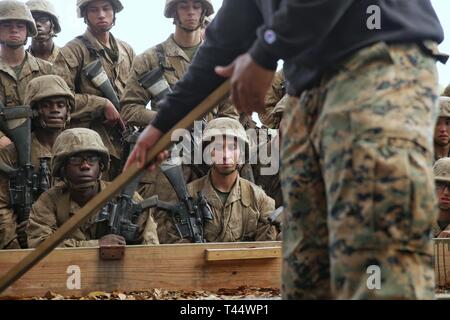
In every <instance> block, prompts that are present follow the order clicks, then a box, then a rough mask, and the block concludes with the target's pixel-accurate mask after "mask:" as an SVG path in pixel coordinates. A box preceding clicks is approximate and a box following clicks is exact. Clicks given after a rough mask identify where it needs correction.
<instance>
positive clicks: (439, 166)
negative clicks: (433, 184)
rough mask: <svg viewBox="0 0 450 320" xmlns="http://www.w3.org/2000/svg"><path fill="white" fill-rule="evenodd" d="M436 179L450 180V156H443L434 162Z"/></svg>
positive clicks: (441, 180)
mask: <svg viewBox="0 0 450 320" xmlns="http://www.w3.org/2000/svg"><path fill="white" fill-rule="evenodd" d="M433 171H434V179H435V180H436V181H440V182H450V158H441V159H439V160H438V161H436V163H435V164H434V167H433Z"/></svg>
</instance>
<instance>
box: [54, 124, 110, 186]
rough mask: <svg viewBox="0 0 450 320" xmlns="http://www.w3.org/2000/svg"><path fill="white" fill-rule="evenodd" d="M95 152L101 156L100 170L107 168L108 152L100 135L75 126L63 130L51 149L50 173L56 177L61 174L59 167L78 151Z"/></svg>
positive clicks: (59, 176)
mask: <svg viewBox="0 0 450 320" xmlns="http://www.w3.org/2000/svg"><path fill="white" fill-rule="evenodd" d="M89 151H90V152H96V153H98V154H99V155H100V157H101V164H102V170H103V171H107V170H108V168H109V152H108V149H107V148H106V147H105V145H104V144H103V141H102V139H101V137H100V135H99V134H98V133H97V132H95V131H93V130H91V129H86V128H75V129H68V130H65V131H63V132H62V133H61V134H60V135H59V136H58V138H56V141H55V144H54V145H53V149H52V154H53V158H52V175H53V176H54V177H56V178H64V177H62V176H61V169H62V168H63V167H64V165H65V163H66V160H67V158H69V157H71V156H73V155H75V154H77V153H80V152H89Z"/></svg>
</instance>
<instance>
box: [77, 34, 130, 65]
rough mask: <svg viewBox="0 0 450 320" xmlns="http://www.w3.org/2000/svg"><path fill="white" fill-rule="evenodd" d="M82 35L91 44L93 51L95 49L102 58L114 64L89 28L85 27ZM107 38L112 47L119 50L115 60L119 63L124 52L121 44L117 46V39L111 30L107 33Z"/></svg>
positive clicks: (123, 57) (123, 56)
mask: <svg viewBox="0 0 450 320" xmlns="http://www.w3.org/2000/svg"><path fill="white" fill-rule="evenodd" d="M83 37H85V38H86V39H87V40H88V41H89V42H90V43H91V44H92V46H93V47H94V49H95V51H97V52H98V53H99V54H100V55H101V56H102V57H103V58H105V59H106V60H108V61H109V63H111V64H114V62H113V61H112V60H111V58H110V57H109V55H108V54H107V53H106V51H105V48H104V47H103V45H102V44H101V43H100V41H98V40H97V38H96V37H94V35H93V34H92V32H91V31H90V30H89V29H86V32H85V33H84V34H83ZM109 38H110V42H111V43H112V46H113V47H114V48H117V50H118V51H119V60H118V61H117V64H120V63H121V62H122V61H123V59H125V55H126V52H124V51H123V49H122V48H121V46H119V43H118V41H117V40H116V38H115V37H114V36H113V34H112V33H111V32H110V33H109Z"/></svg>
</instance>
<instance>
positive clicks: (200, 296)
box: [16, 287, 280, 301]
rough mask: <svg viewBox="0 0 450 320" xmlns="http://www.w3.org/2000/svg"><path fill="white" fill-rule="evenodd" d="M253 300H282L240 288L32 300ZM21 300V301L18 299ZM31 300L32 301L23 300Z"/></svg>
mask: <svg viewBox="0 0 450 320" xmlns="http://www.w3.org/2000/svg"><path fill="white" fill-rule="evenodd" d="M243 299H245V300H251V299H280V290H279V289H272V288H250V287H240V288H237V289H220V290H218V291H217V292H209V291H175V290H162V289H153V290H147V291H135V292H129V293H125V292H113V293H107V292H102V291H96V292H91V293H89V294H88V295H87V296H85V297H82V298H79V297H78V298H77V297H64V296H62V295H59V294H56V293H54V292H50V291H49V292H47V293H46V294H45V295H44V297H34V298H31V300H122V301H125V300H128V301H129V300H136V301H147V300H243ZM16 300H20V299H16ZM22 300H30V299H22Z"/></svg>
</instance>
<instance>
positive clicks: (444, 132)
mask: <svg viewBox="0 0 450 320" xmlns="http://www.w3.org/2000/svg"><path fill="white" fill-rule="evenodd" d="M434 143H435V144H437V145H439V146H446V145H448V144H449V143H450V118H444V117H440V118H439V120H438V123H437V125H436V128H435V129H434Z"/></svg>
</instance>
